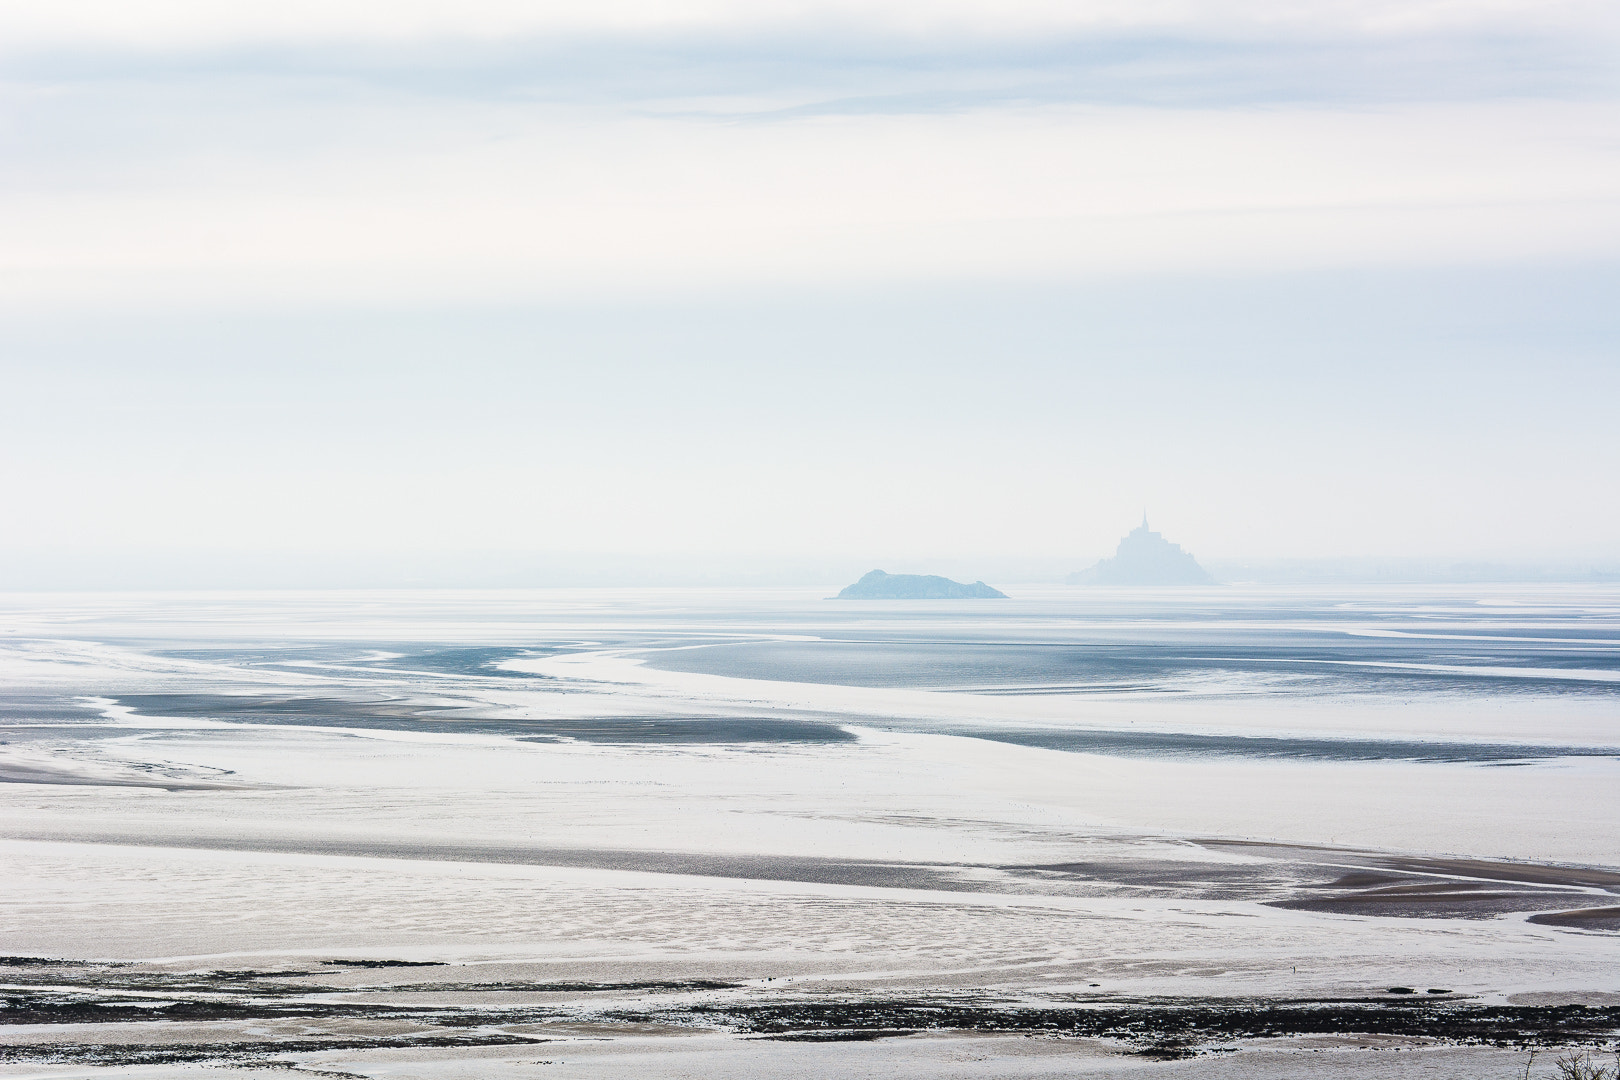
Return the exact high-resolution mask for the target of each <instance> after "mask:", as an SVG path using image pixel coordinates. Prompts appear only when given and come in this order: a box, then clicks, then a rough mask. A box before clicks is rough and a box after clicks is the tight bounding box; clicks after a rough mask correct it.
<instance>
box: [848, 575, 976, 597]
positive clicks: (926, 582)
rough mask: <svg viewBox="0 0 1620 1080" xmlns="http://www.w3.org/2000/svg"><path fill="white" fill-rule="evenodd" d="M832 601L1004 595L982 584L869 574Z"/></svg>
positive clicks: (941, 578)
mask: <svg viewBox="0 0 1620 1080" xmlns="http://www.w3.org/2000/svg"><path fill="white" fill-rule="evenodd" d="M833 599H835V600H997V599H999V600H1005V599H1007V594H1006V593H1004V592H1002V591H1001V590H1000V589H993V588H991V587H990V586H988V585H986V584H985V583H984V582H982V581H975V582H974V583H973V584H971V585H964V584H962V583H961V582H960V581H952V580H951V579H950V578H947V577H940V576H939V575H938V574H886V573H884V572H883V571H882V570H873V571H872V572H871V573H869V574H867V575H866V576H865V577H863V578H861V580H859V581H857V582H856V583H855V584H853V585H850V586H848V587H847V588H845V589H844V590H843V591H842V592H840V593H839V594H838V595H837V596H835V597H834V598H833Z"/></svg>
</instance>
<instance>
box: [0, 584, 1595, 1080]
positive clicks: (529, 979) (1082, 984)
mask: <svg viewBox="0 0 1620 1080" xmlns="http://www.w3.org/2000/svg"><path fill="white" fill-rule="evenodd" d="M1009 591H1011V592H1014V597H1013V599H1012V600H1010V601H997V602H996V603H995V604H994V605H989V606H985V605H982V604H975V603H973V602H931V601H912V602H887V603H883V602H863V603H856V604H851V603H847V602H846V603H843V604H839V605H832V604H830V603H828V602H827V601H825V600H824V599H823V594H822V593H820V592H808V591H787V590H783V591H778V590H734V591H719V590H692V591H680V590H669V591H655V592H634V591H613V590H580V591H568V590H547V591H540V592H487V593H446V592H434V593H353V594H342V593H321V594H291V593H284V594H173V595H162V594H149V595H142V596H132V595H116V596H115V595H107V596H97V595H90V594H74V595H59V596H53V595H43V594H34V595H26V596H24V595H11V596H6V597H0V631H3V633H0V726H3V728H4V730H3V732H0V739H3V743H0V862H3V865H4V868H5V879H6V885H5V888H4V890H3V892H0V954H4V957H5V958H4V960H3V963H0V983H4V989H3V991H0V999H3V1001H4V1007H3V1008H0V1074H4V1075H18V1076H23V1075H27V1076H63V1077H67V1076H90V1075H109V1076H113V1075H130V1076H167V1075H171V1074H173V1075H180V1074H182V1073H184V1074H185V1075H192V1074H193V1073H194V1070H195V1069H196V1068H197V1067H199V1066H207V1067H209V1069H210V1070H211V1072H212V1071H214V1070H218V1074H220V1075H230V1074H232V1073H240V1074H242V1075H286V1074H287V1073H288V1071H289V1070H290V1071H293V1072H294V1073H296V1072H300V1071H302V1072H309V1073H311V1074H312V1075H348V1076H367V1077H408V1076H422V1077H440V1076H444V1077H450V1076H529V1075H535V1074H551V1075H559V1076H649V1075H652V1076H717V1077H724V1076H739V1077H740V1076H759V1075H771V1076H786V1077H792V1076H806V1077H809V1076H816V1077H822V1076H827V1077H831V1076H870V1075H892V1076H919V1077H922V1076H929V1077H936V1076H982V1077H1003V1076H1005V1077H1014V1076H1016V1077H1026V1076H1030V1077H1033V1076H1074V1075H1091V1074H1093V1073H1095V1074H1098V1075H1103V1074H1108V1075H1112V1074H1116V1073H1120V1074H1140V1075H1144V1076H1158V1075H1164V1076H1200V1077H1222V1076H1233V1077H1237V1076H1259V1077H1267V1076H1279V1077H1281V1076H1288V1075H1295V1074H1297V1071H1298V1070H1299V1069H1300V1068H1303V1067H1308V1068H1310V1069H1311V1070H1312V1071H1313V1072H1320V1073H1322V1074H1323V1075H1330V1076H1358V1077H1360V1076H1366V1077H1384V1076H1389V1077H1394V1076H1406V1075H1415V1074H1418V1073H1420V1072H1421V1073H1423V1074H1425V1075H1444V1076H1450V1075H1456V1076H1465V1075H1466V1076H1494V1075H1501V1076H1504V1077H1506V1076H1523V1075H1524V1074H1525V1070H1526V1067H1527V1066H1528V1067H1530V1068H1531V1070H1532V1072H1531V1075H1541V1074H1542V1073H1544V1072H1545V1071H1546V1070H1547V1069H1549V1068H1550V1067H1551V1063H1552V1059H1553V1056H1554V1055H1555V1054H1556V1053H1557V1052H1559V1050H1561V1049H1562V1050H1568V1049H1571V1048H1576V1049H1580V1050H1594V1051H1598V1052H1603V1051H1604V1048H1606V1047H1608V1046H1610V1045H1612V1044H1613V1042H1614V1040H1615V1039H1616V1038H1617V1036H1620V930H1617V926H1620V922H1617V921H1616V919H1615V917H1614V912H1615V911H1616V910H1617V909H1620V901H1616V899H1615V898H1616V896H1617V895H1620V830H1617V829H1616V828H1615V827H1614V822H1615V821H1620V782H1617V781H1620V589H1617V588H1615V587H1612V586H1602V585H1593V586H1536V587H1505V586H1492V587H1472V588H1464V587H1447V588H1418V587H1388V588H1378V589H1359V590H1358V589H1338V590H1303V589H1292V590H1288V589H1263V590H1262V589H1243V588H1236V587H1234V588H1226V589H1220V588H1212V589H1181V590H1163V591H1152V590H1150V591H1145V592H1144V591H1138V592H1129V591H1125V590H1118V591H1114V590H1088V589H1080V588H1048V589H1041V590H1036V589H1029V590H1009ZM1532 1050H1534V1051H1536V1052H1537V1054H1538V1056H1537V1058H1536V1060H1535V1061H1534V1062H1531V1061H1530V1058H1529V1055H1530V1053H1531V1052H1532Z"/></svg>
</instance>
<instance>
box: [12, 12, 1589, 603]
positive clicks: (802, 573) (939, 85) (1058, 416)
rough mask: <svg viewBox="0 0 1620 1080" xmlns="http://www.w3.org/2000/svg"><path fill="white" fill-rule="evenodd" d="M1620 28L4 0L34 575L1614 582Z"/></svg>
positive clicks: (22, 552)
mask: <svg viewBox="0 0 1620 1080" xmlns="http://www.w3.org/2000/svg"><path fill="white" fill-rule="evenodd" d="M1617 297H1620V8H1616V6H1615V5H1614V4H1612V3H1583V2H1567V3H1559V2H1556V0H1555V2H1551V3H1548V2H1539V3H1529V2H1520V0H1500V2H1467V0H1448V2H1433V3H1423V2H1402V3H1393V2H1388V3H1386V2H1381V0H1364V2H1359V3H1331V2H1324V3H1298V2H1296V3H1279V2H1274V0H1212V2H1204V3H1198V4H1192V3H1176V2H1154V0H1147V2H1135V3H1125V2H1118V3H1115V2H1089V3H1088V2H1083V0H1082V2H1068V3H1049V2H1043V0H1010V2H998V3H995V4H991V3H988V2H983V0H953V2H935V3H918V2H911V0H899V2H887V3H863V4H858V5H857V4H833V3H773V2H754V3H748V4H742V3H732V2H729V0H712V2H708V3H683V4H669V3H655V2H625V3H597V4H591V5H582V4H577V3H576V4H566V5H565V4H560V3H556V4H547V3H508V2H505V0H461V2H457V3H448V2H442V0H419V2H415V3H405V2H394V3H386V4H385V3H371V2H364V0H325V2H322V3H313V2H309V3H279V4H276V5H251V6H250V5H221V4H218V3H212V2H192V0H168V2H158V0H121V2H111V0H109V2H99V0H95V2H92V0H53V2H50V3H45V2H42V0H28V2H18V0H0V380H3V385H4V387H5V392H4V393H3V394H0V588H56V587H148V586H155V585H163V586H198V587H204V586H207V587H212V586H219V585H242V586H251V585H254V584H276V585H287V584H292V585H296V584H322V585H338V584H356V585H361V584H364V585H386V584H464V583H475V584H545V583H550V582H554V581H555V582H558V583H564V582H577V581H590V582H593V583H607V582H611V581H615V580H623V581H624V582H626V583H637V584H639V583H645V582H656V581H671V582H674V581H686V580H698V579H701V580H705V581H728V580H736V581H739V582H740V581H760V582H765V581H788V580H793V581H798V580H806V579H814V580H818V581H819V580H820V578H822V577H825V578H827V579H828V580H829V582H830V581H836V580H838V579H839V577H840V576H841V575H843V574H845V573H847V572H853V571H858V570H862V569H868V568H870V567H872V566H883V567H884V568H885V569H888V570H891V571H902V570H921V571H940V572H952V573H957V574H960V575H961V576H965V577H969V578H976V577H986V578H987V579H990V578H994V577H996V576H997V575H1000V577H1001V579H1002V580H1008V579H1018V578H1021V577H1031V578H1039V577H1042V576H1051V575H1054V574H1061V573H1062V572H1064V571H1066V570H1067V569H1077V568H1079V567H1081V566H1084V565H1087V564H1089V563H1090V562H1091V561H1094V560H1095V559H1096V558H1098V557H1100V556H1102V555H1104V554H1107V553H1108V552H1110V551H1111V550H1112V548H1113V546H1114V544H1115V543H1116V542H1117V540H1118V538H1119V537H1120V535H1122V534H1123V533H1124V532H1125V531H1126V530H1128V529H1129V528H1130V527H1131V526H1133V525H1134V524H1135V523H1136V522H1137V521H1138V520H1140V517H1141V515H1142V513H1143V511H1144V510H1145V511H1146V512H1147V513H1148V514H1149V517H1150V519H1151V520H1152V522H1153V524H1154V527H1155V528H1158V529H1160V530H1161V531H1163V532H1165V533H1166V534H1167V535H1168V536H1170V538H1171V539H1173V540H1176V541H1178V542H1180V543H1182V544H1183V545H1184V546H1185V547H1187V548H1189V549H1190V550H1192V551H1193V552H1194V553H1195V554H1197V555H1199V556H1200V557H1201V558H1205V559H1216V560H1219V559H1227V560H1245V559H1254V560H1265V559H1327V558H1369V557H1377V558H1420V559H1438V560H1470V561H1497V562H1514V563H1529V562H1538V561H1540V562H1551V563H1560V564H1563V563H1581V564H1592V565H1604V566H1615V565H1620V498H1616V497H1615V492H1616V490H1617V482H1616V479H1615V478H1616V477H1617V476H1620V438H1617V437H1616V436H1615V428H1616V424H1615V421H1614V413H1615V402H1617V401H1620V303H1617V302H1616V298H1617Z"/></svg>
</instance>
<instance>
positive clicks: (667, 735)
mask: <svg viewBox="0 0 1620 1080" xmlns="http://www.w3.org/2000/svg"><path fill="white" fill-rule="evenodd" d="M117 700H118V703H119V704H121V705H124V706H127V707H129V708H131V709H133V710H135V711H136V712H137V713H138V714H141V715H146V716H166V717H196V718H202V719H209V720H225V721H235V722H238V723H253V724H296V725H299V726H304V727H342V728H361V729H365V728H376V729H383V730H389V731H426V732H432V733H434V734H456V735H505V736H509V737H515V738H519V739H522V740H524V741H526V742H556V741H560V740H564V739H568V740H574V741H578V742H593V743H621V744H643V743H645V744H650V745H670V744H677V745H678V744H722V745H724V744H737V743H848V742H854V741H856V738H855V736H854V735H852V734H850V733H849V732H848V731H846V730H844V729H843V728H842V727H839V726H838V725H837V724H831V723H823V722H819V721H814V720H800V719H788V718H779V717H761V716H753V717H749V716H741V717H715V716H656V717H640V716H636V717H624V716H593V717H581V718H568V719H554V718H536V719H527V718H524V717H508V716H494V717H492V716H488V715H479V712H478V711H477V710H475V709H467V708H462V707H460V706H454V705H437V704H432V703H428V702H422V701H412V700H410V699H407V698H385V699H358V698H357V699H344V698H318V697H296V696H295V697H277V696H271V695H264V694H123V695H120V696H119V697H118V699H117Z"/></svg>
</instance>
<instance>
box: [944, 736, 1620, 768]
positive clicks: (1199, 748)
mask: <svg viewBox="0 0 1620 1080" xmlns="http://www.w3.org/2000/svg"><path fill="white" fill-rule="evenodd" d="M941 733H942V734H948V735H961V736H965V737H967V738H973V739H988V740H990V741H992V742H1003V743H1012V744H1014V745H1017V746H1034V747H1038V748H1040V749H1043V750H1066V751H1068V752H1070V753H1076V754H1117V755H1125V756H1141V757H1154V756H1157V757H1212V756H1213V757H1243V758H1288V759H1294V760H1302V761H1418V762H1429V763H1462V764H1491V763H1500V762H1509V761H1545V760H1549V759H1552V758H1567V757H1620V747H1612V746H1610V747H1593V746H1545V745H1536V744H1531V743H1462V742H1425V741H1417V740H1412V741H1403V740H1395V739H1300V738H1267V737H1258V736H1247V735H1190V734H1184V733H1181V732H1151V731H1053V730H1050V729H1034V730H1022V731H1016V730H1004V729H999V728H966V729H964V728H950V729H948V730H947V729H943V728H942V729H941Z"/></svg>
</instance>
